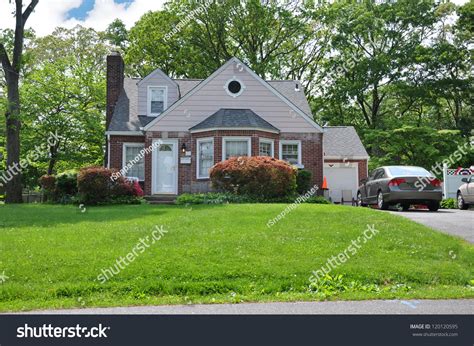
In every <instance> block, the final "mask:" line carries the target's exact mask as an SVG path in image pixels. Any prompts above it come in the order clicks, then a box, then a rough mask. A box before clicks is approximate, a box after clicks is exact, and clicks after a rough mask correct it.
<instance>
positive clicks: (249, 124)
mask: <svg viewBox="0 0 474 346" xmlns="http://www.w3.org/2000/svg"><path fill="white" fill-rule="evenodd" d="M234 128H239V129H254V130H257V129H258V130H261V131H269V132H275V133H279V132H280V131H279V130H278V129H277V128H276V127H275V126H273V125H272V124H270V123H269V122H268V121H266V120H264V119H262V118H261V117H260V116H258V115H257V114H255V112H253V111H252V110H250V109H229V108H221V109H219V110H218V111H217V112H215V113H214V114H212V115H211V116H209V117H208V118H206V119H204V120H203V121H201V122H200V123H199V124H197V125H195V126H193V127H191V128H190V129H189V131H191V132H198V131H207V130H213V129H221V130H222V129H234Z"/></svg>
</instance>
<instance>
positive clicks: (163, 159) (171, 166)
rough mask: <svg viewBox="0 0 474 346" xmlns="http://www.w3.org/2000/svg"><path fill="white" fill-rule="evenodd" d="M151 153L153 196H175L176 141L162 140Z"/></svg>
mask: <svg viewBox="0 0 474 346" xmlns="http://www.w3.org/2000/svg"><path fill="white" fill-rule="evenodd" d="M153 153H154V155H153V189H152V190H153V194H177V193H178V141H177V140H162V141H161V144H160V145H159V146H158V147H156V149H155V150H154V151H153Z"/></svg>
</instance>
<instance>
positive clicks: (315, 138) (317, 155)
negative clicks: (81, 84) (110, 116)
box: [110, 131, 361, 195]
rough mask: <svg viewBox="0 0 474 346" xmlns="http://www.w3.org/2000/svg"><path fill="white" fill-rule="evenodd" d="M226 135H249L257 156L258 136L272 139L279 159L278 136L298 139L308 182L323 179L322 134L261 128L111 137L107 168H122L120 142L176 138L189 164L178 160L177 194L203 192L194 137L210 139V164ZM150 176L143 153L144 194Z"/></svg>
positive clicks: (147, 191)
mask: <svg viewBox="0 0 474 346" xmlns="http://www.w3.org/2000/svg"><path fill="white" fill-rule="evenodd" d="M226 136H243V137H251V140H252V142H251V143H252V146H251V147H252V155H253V156H257V155H258V153H259V138H269V139H273V140H274V153H275V157H276V158H279V142H280V138H281V139H285V140H301V143H302V148H301V149H302V150H301V151H302V156H303V157H302V163H303V165H304V168H305V169H307V170H309V171H311V172H312V173H313V178H312V180H313V181H312V184H316V185H318V186H321V184H322V180H323V162H322V159H321V157H322V145H321V142H322V134H296V133H282V134H280V135H278V134H273V133H268V132H262V131H209V132H200V133H195V134H191V133H188V132H166V133H162V132H149V133H147V135H146V137H141V136H111V138H110V167H111V168H116V169H121V168H122V164H123V163H122V155H123V151H122V148H123V143H144V145H145V148H147V147H149V146H151V145H152V141H153V139H159V138H163V139H165V138H169V139H178V151H179V154H178V156H179V157H182V156H184V154H183V153H182V152H181V147H182V145H183V143H184V144H185V145H186V150H187V151H191V164H181V163H180V162H178V193H183V192H203V191H207V190H209V189H210V184H209V179H197V177H196V152H197V147H196V139H198V138H205V137H212V138H214V163H217V162H219V161H221V160H222V137H226ZM360 170H361V169H360ZM151 175H152V159H151V153H150V154H146V155H145V194H147V195H150V194H151V179H152V176H151Z"/></svg>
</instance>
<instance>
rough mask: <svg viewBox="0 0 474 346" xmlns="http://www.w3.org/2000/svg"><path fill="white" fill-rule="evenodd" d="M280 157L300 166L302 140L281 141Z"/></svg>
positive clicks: (301, 166)
mask: <svg viewBox="0 0 474 346" xmlns="http://www.w3.org/2000/svg"><path fill="white" fill-rule="evenodd" d="M280 159H281V160H283V161H286V162H288V163H290V164H292V165H295V166H297V167H298V168H303V165H302V164H301V141H280Z"/></svg>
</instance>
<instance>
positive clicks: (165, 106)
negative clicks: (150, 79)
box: [146, 85, 168, 117]
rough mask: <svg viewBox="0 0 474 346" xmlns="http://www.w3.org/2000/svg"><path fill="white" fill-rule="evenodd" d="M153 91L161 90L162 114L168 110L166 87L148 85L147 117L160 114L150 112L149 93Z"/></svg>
mask: <svg viewBox="0 0 474 346" xmlns="http://www.w3.org/2000/svg"><path fill="white" fill-rule="evenodd" d="M153 89H163V90H164V93H163V112H164V111H165V110H166V109H167V108H168V87H167V86H166V85H149V86H148V89H147V98H146V103H147V105H146V107H147V115H148V116H149V117H157V116H158V115H160V114H162V113H163V112H161V113H152V112H151V91H152V90H153Z"/></svg>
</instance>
